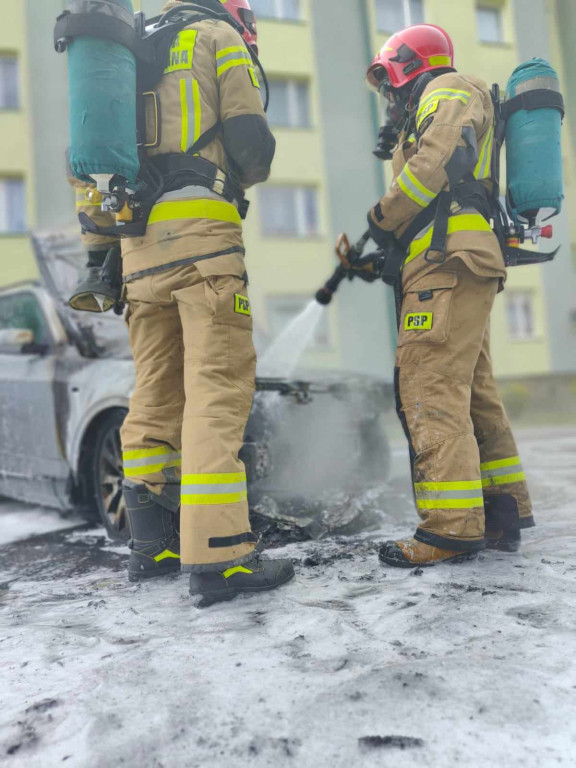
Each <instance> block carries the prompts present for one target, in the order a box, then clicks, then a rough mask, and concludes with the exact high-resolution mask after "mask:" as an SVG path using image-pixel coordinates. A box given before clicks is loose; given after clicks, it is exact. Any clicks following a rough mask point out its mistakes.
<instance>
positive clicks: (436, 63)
mask: <svg viewBox="0 0 576 768" xmlns="http://www.w3.org/2000/svg"><path fill="white" fill-rule="evenodd" d="M453 66H454V46H453V44H452V40H451V39H450V37H449V35H448V33H447V32H445V31H444V30H443V29H441V28H440V27H436V26H434V25H433V24H416V25H415V26H413V27H407V28H406V29H403V30H402V31H401V32H397V33H396V34H395V35H392V37H391V38H390V40H388V42H387V43H386V44H385V46H384V47H383V48H382V50H381V51H380V52H379V53H378V54H376V58H375V59H374V61H373V62H372V65H371V67H370V69H369V70H368V75H367V80H368V84H369V85H370V86H371V87H372V88H374V89H375V90H377V91H378V90H379V89H380V87H381V85H382V83H383V82H384V81H388V84H389V87H391V88H402V86H404V85H406V84H407V83H409V82H411V81H412V80H414V79H416V78H417V77H419V76H420V75H422V74H423V73H424V72H432V71H433V70H435V69H446V68H447V67H453Z"/></svg>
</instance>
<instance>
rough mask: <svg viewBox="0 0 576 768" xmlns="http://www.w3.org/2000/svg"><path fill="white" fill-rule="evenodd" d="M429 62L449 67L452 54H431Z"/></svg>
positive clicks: (435, 65)
mask: <svg viewBox="0 0 576 768" xmlns="http://www.w3.org/2000/svg"><path fill="white" fill-rule="evenodd" d="M428 63H429V64H430V66H431V67H449V66H450V64H452V62H451V60H450V56H430V58H429V59H428Z"/></svg>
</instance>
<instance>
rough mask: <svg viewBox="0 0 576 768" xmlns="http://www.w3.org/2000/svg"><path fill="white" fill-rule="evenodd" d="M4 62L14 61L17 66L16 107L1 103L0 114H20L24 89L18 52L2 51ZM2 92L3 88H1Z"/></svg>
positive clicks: (0, 54) (1, 57)
mask: <svg viewBox="0 0 576 768" xmlns="http://www.w3.org/2000/svg"><path fill="white" fill-rule="evenodd" d="M3 60H8V61H13V62H14V63H15V65H16V77H15V88H16V104H15V105H14V106H3V105H2V104H1V103H0V113H3V112H19V111H20V110H21V109H22V88H21V84H20V56H19V55H18V52H17V51H0V62H1V61H3ZM0 92H1V88H0Z"/></svg>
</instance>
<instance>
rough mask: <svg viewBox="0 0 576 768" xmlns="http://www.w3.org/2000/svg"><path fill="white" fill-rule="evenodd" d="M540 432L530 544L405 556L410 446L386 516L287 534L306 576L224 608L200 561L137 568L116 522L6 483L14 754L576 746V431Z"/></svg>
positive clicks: (447, 752)
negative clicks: (430, 562)
mask: <svg viewBox="0 0 576 768" xmlns="http://www.w3.org/2000/svg"><path fill="white" fill-rule="evenodd" d="M520 437H521V440H520V443H521V450H522V454H523V458H524V463H525V465H526V468H527V470H528V472H529V475H530V481H531V490H532V493H533V497H534V501H535V514H536V517H537V521H538V527H537V528H536V529H534V530H533V531H528V532H527V533H526V534H525V537H524V539H525V544H524V547H523V550H522V552H521V553H520V554H518V555H502V554H497V553H492V552H489V553H484V554H482V555H481V556H480V557H479V559H478V560H477V561H476V562H474V563H472V564H466V565H460V566H442V567H438V568H436V569H432V570H427V571H424V572H422V573H421V574H420V575H418V574H414V573H412V572H406V571H394V570H389V569H385V568H383V567H382V566H381V565H380V564H379V562H378V559H377V545H378V543H379V542H380V541H382V539H384V538H388V537H389V536H394V535H398V534H406V533H408V532H411V531H412V529H413V527H414V523H415V513H414V512H413V509H412V505H411V499H410V489H409V483H408V478H407V473H406V463H405V460H404V455H403V451H402V456H400V457H398V456H397V459H399V460H398V461H397V462H396V464H397V466H396V469H395V472H394V477H393V479H392V482H391V484H390V486H389V487H388V488H386V489H381V490H380V492H378V493H375V492H373V491H372V492H371V493H373V499H374V504H375V505H377V507H378V510H379V511H380V515H381V529H380V530H379V531H376V532H374V531H371V532H369V533H364V534H360V535H356V536H354V537H352V538H346V539H344V538H341V539H336V540H334V539H329V540H325V541H322V542H310V543H304V544H292V545H290V546H288V547H286V548H284V549H283V550H275V551H274V552H273V553H272V555H273V556H289V557H292V558H294V560H295V561H296V563H297V564H298V565H297V571H298V575H297V580H296V581H295V582H293V583H292V584H291V585H289V586H287V587H285V588H284V589H282V590H281V591H279V592H278V593H275V594H269V595H267V596H265V597H263V598H259V599H255V598H249V599H248V598H246V599H238V600H236V601H235V602H233V603H230V604H227V605H223V606H216V607H213V608H211V609H208V610H205V611H200V610H197V609H195V608H193V607H192V606H191V605H190V601H189V599H188V597H187V589H186V586H187V585H186V581H185V579H184V578H183V577H182V578H175V579H169V580H163V581H160V582H156V583H149V584H143V585H132V584H129V583H128V582H127V581H126V578H125V575H124V567H125V555H124V551H123V550H122V549H121V548H119V547H118V545H115V546H113V545H111V544H110V543H108V542H106V540H105V538H104V534H103V531H101V530H88V529H87V528H86V527H77V528H75V529H73V530H61V528H62V526H63V525H64V526H66V525H69V524H70V523H69V522H65V523H63V522H62V520H60V519H59V518H58V516H57V514H56V513H52V512H43V511H39V510H37V509H32V508H27V507H19V506H17V505H14V504H12V503H9V502H6V503H5V504H2V505H0V534H1V535H2V536H4V539H2V540H1V541H2V542H4V543H3V545H2V546H0V570H1V573H0V582H1V583H0V690H1V691H2V695H1V700H2V705H1V707H0V763H2V764H6V765H8V766H13V767H14V768H24V767H25V768H35V767H36V766H38V768H51V766H59V765H67V766H78V768H108V767H109V766H112V765H114V766H138V768H168V766H170V768H180V766H182V768H195V767H198V768H200V767H202V768H206V767H207V766H209V767H210V768H212V767H214V768H220V767H222V768H235V766H239V765H250V766H254V767H255V768H259V767H260V766H279V767H280V768H283V767H284V766H298V767H299V768H308V766H310V768H312V767H314V768H317V767H319V766H320V767H323V766H326V767H328V766H330V767H332V766H336V767H337V768H339V767H340V766H342V768H344V766H346V768H348V767H349V766H363V768H364V767H366V768H372V766H374V767H376V766H387V765H394V766H395V768H404V766H410V767H412V766H419V767H420V766H433V767H434V768H454V766H456V765H461V766H478V767H480V766H482V767H484V766H498V767H500V766H507V768H547V766H557V765H563V766H573V765H575V764H576V726H575V723H576V668H575V666H574V663H573V659H574V652H575V650H576V639H575V638H576V610H575V608H576V590H575V586H576V524H575V522H574V510H575V504H574V498H575V496H576V435H575V434H573V432H570V431H568V430H560V429H554V430H552V429H551V430H538V431H532V432H526V433H524V434H522V435H521V436H520ZM15 513H17V514H15ZM19 515H21V520H22V523H21V526H20V527H17V526H16V527H15V524H16V522H17V518H18V520H19V519H20V518H19V517H18V516H19ZM46 515H48V516H51V519H52V525H51V526H50V525H48V526H47V524H46ZM8 516H10V517H8ZM35 521H36V523H38V524H41V526H42V527H41V528H37V529H35ZM9 523H10V524H9ZM48 528H51V530H52V532H47V529H48ZM33 533H36V534H39V535H37V536H34V537H32V538H30V535H31V534H33Z"/></svg>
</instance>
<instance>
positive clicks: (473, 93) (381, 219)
mask: <svg viewBox="0 0 576 768" xmlns="http://www.w3.org/2000/svg"><path fill="white" fill-rule="evenodd" d="M493 143H494V107H493V104H492V99H491V96H490V92H489V91H488V88H487V87H486V85H485V83H484V82H482V80H480V79H478V78H475V77H464V76H462V75H460V74H458V73H456V72H450V73H448V74H444V75H440V76H439V77H437V78H435V79H434V80H432V81H431V82H430V83H429V84H428V86H427V87H426V89H425V90H424V92H423V94H422V97H421V98H420V101H419V104H418V107H417V111H416V132H415V134H413V135H411V136H407V135H406V134H404V135H402V136H401V137H400V141H399V144H398V147H397V148H396V151H395V153H394V156H393V160H392V169H393V181H392V183H391V185H390V187H389V189H388V191H387V193H386V195H385V196H384V197H383V198H382V200H381V201H380V204H379V207H378V206H376V208H375V209H374V210H373V211H372V213H371V216H372V219H373V221H374V222H375V223H376V224H377V226H379V227H380V228H381V229H383V230H385V231H388V232H393V233H394V234H395V236H396V237H401V236H402V235H403V234H404V233H405V232H406V230H407V228H408V227H409V226H410V224H412V222H414V220H415V219H416V217H417V216H418V215H419V214H421V213H422V211H424V210H425V209H426V208H427V207H428V206H429V205H430V204H431V203H433V201H434V200H435V199H436V197H437V196H438V194H439V193H440V192H442V191H445V190H453V189H455V188H456V187H457V185H458V184H459V183H462V182H463V181H465V180H466V178H469V179H471V175H473V176H474V178H475V179H476V180H478V181H481V182H483V183H484V184H485V185H486V187H487V189H488V190H490V189H491V186H492V180H491V160H492V151H493ZM433 226H434V224H433V222H432V223H431V224H429V225H428V226H426V227H424V228H423V229H422V230H421V231H420V232H419V233H418V234H417V235H416V236H415V237H414V238H413V240H412V242H411V244H410V247H409V249H408V251H407V255H406V259H405V262H404V266H403V285H404V287H405V288H406V287H409V286H410V285H411V284H412V283H413V282H414V281H415V280H417V279H419V278H421V277H423V276H424V275H426V274H427V273H428V272H430V271H432V270H433V269H435V268H437V267H438V263H439V261H440V260H441V255H440V254H437V253H434V252H431V251H430V250H429V249H430V244H431V242H432V236H433ZM453 258H459V259H461V260H462V261H463V262H464V263H465V264H466V265H467V266H468V268H469V269H471V270H472V271H473V272H474V273H475V274H477V275H479V276H483V277H500V278H505V276H506V268H505V266H504V258H503V256H502V252H501V249H500V246H499V244H498V240H497V238H496V236H495V235H494V233H493V232H492V230H491V227H490V224H489V222H488V221H486V219H485V218H484V217H483V216H482V215H481V214H480V213H478V211H477V210H476V209H474V208H462V207H461V206H459V205H457V204H455V203H453V204H452V208H451V215H450V218H449V220H448V236H447V240H446V260H450V259H453Z"/></svg>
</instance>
